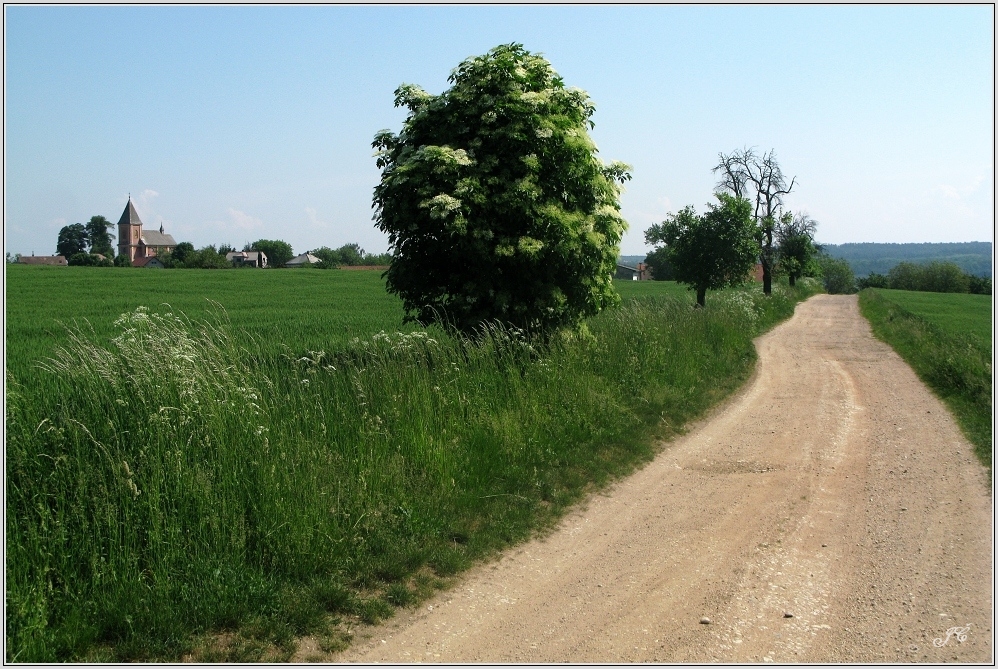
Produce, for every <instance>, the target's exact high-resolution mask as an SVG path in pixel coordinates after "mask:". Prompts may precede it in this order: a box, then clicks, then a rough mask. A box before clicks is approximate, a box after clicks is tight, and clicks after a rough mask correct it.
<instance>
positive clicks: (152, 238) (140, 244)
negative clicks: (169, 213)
mask: <svg viewBox="0 0 998 669" xmlns="http://www.w3.org/2000/svg"><path fill="white" fill-rule="evenodd" d="M175 248H177V242H176V240H174V239H173V235H168V234H166V233H164V232H163V226H162V225H160V226H159V232H156V231H155V230H143V229H142V219H140V218H139V212H137V211H135V205H134V204H132V196H131V195H129V196H128V204H126V205H125V211H124V212H122V214H121V218H120V219H118V255H123V256H126V257H127V258H128V261H129V262H131V263H132V264H134V263H135V261H136V260H137V259H140V258H150V257H152V256H156V255H161V254H163V253H172V252H173V249H175Z"/></svg>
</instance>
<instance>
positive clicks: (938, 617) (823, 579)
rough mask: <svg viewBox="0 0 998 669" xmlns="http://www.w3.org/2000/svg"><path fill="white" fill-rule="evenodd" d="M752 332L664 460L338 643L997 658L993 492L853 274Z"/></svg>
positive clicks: (440, 655) (388, 647) (773, 657)
mask: <svg viewBox="0 0 998 669" xmlns="http://www.w3.org/2000/svg"><path fill="white" fill-rule="evenodd" d="M756 345H757V348H758V351H759V364H758V368H757V371H756V374H755V376H754V377H753V379H752V380H751V381H750V382H749V383H748V384H747V387H746V388H745V389H744V390H743V391H741V393H740V394H739V395H738V396H736V397H735V398H733V399H732V400H730V401H729V402H728V403H726V404H725V406H723V407H721V408H720V409H719V410H718V411H716V412H715V413H714V414H713V415H712V416H711V417H709V418H708V419H706V420H705V421H704V422H703V423H701V424H699V425H697V426H693V429H691V430H690V432H689V433H688V434H687V435H685V436H684V437H682V438H680V439H677V440H676V441H675V442H673V443H671V444H669V445H667V446H666V447H665V448H664V449H663V451H662V452H661V453H660V454H659V456H658V457H657V458H656V459H655V460H654V461H653V462H652V463H651V464H649V465H648V466H646V467H645V468H644V469H642V470H641V471H639V472H637V473H636V474H634V475H632V476H631V477H629V478H627V479H626V480H623V481H620V482H619V483H618V484H616V485H615V486H613V487H612V488H611V489H609V490H607V491H605V493H604V494H602V495H596V496H594V497H593V498H592V499H591V500H590V501H589V502H588V504H587V505H586V506H584V507H580V508H579V509H578V510H577V511H575V512H573V513H572V514H570V515H569V516H568V517H566V518H565V520H564V521H563V522H562V523H561V524H560V526H559V528H558V529H557V530H556V531H555V532H553V533H551V534H550V535H549V536H547V537H545V538H542V539H536V540H533V541H531V542H529V543H526V544H524V545H522V546H520V547H518V548H514V549H512V550H510V551H509V552H508V553H507V554H506V555H504V556H503V557H502V558H501V559H500V560H498V561H496V562H494V563H491V564H486V565H482V566H479V567H476V568H475V569H473V570H471V571H470V572H469V573H468V574H466V575H465V576H464V577H463V578H462V579H461V580H460V581H459V582H458V583H457V584H456V585H455V586H454V587H453V588H452V589H450V590H449V591H447V592H444V593H442V594H440V595H439V596H438V597H436V598H435V599H434V600H432V601H429V602H425V603H424V604H423V605H422V606H420V607H419V610H418V611H411V610H410V611H403V612H400V614H399V615H398V616H396V619H394V620H393V621H390V622H388V623H386V624H385V625H382V626H381V627H378V628H372V630H369V633H368V636H367V638H365V634H364V633H360V634H358V635H357V636H358V638H357V640H356V641H355V642H354V644H353V646H352V647H351V648H349V649H348V650H346V651H345V652H343V653H341V654H339V655H334V656H331V657H330V659H331V660H333V661H337V662H427V661H429V662H656V661H657V662H709V661H721V662H767V661H772V662H906V661H918V662H944V661H946V662H952V661H957V662H985V663H990V662H993V660H994V650H993V648H992V647H991V642H992V637H993V631H992V627H991V625H992V616H993V605H994V602H993V599H992V592H993V572H992V564H993V555H992V541H991V537H992V518H993V512H992V500H991V498H990V496H989V493H988V483H987V480H986V472H985V470H984V469H983V467H982V466H981V465H980V464H979V463H978V462H977V460H976V459H975V458H974V455H973V448H972V447H971V445H970V444H969V443H968V442H967V441H966V440H965V439H964V438H963V436H962V435H961V433H960V431H959V429H958V428H957V426H956V425H955V423H954V421H953V419H952V418H951V416H950V414H949V413H948V412H947V411H946V409H945V408H944V407H943V405H942V404H941V403H940V402H939V400H937V399H936V398H935V397H934V396H933V395H932V394H931V393H930V392H929V391H928V390H927V389H926V388H925V386H924V385H923V384H922V383H921V382H920V381H919V380H918V378H917V377H916V376H915V374H914V373H913V372H912V371H911V369H910V368H909V367H908V366H907V365H906V364H905V363H904V362H903V361H902V360H901V359H900V358H899V357H898V356H897V355H896V354H895V353H894V352H893V350H891V349H890V347H888V346H887V345H886V344H883V343H881V342H879V341H877V340H876V339H875V338H874V337H873V336H872V334H871V332H870V328H869V326H868V324H867V323H866V321H865V320H864V319H863V318H862V316H861V315H860V313H859V310H858V305H857V302H856V297H855V296H832V295H819V296H816V297H814V298H811V299H810V300H808V301H807V302H805V303H803V304H800V305H798V307H797V313H796V314H795V315H794V317H793V318H792V319H790V320H789V321H787V322H786V323H783V324H782V325H780V326H779V327H777V328H775V329H774V330H772V331H771V332H769V333H768V334H766V335H764V336H762V337H760V338H759V339H758V340H757V342H756ZM961 639H962V641H961Z"/></svg>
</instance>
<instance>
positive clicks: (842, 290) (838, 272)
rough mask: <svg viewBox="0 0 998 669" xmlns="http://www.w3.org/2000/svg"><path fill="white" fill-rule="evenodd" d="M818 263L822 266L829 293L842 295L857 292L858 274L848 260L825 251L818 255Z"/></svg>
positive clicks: (823, 278) (826, 288) (822, 273)
mask: <svg viewBox="0 0 998 669" xmlns="http://www.w3.org/2000/svg"><path fill="white" fill-rule="evenodd" d="M818 264H819V265H820V266H821V277H822V280H823V281H824V284H825V290H827V291H828V292H829V294H831V295H842V294H848V293H855V292H856V276H855V275H854V274H853V272H852V268H851V267H850V266H849V263H848V262H846V261H845V260H842V259H841V258H832V257H831V256H829V255H827V254H824V253H823V254H821V255H819V256H818Z"/></svg>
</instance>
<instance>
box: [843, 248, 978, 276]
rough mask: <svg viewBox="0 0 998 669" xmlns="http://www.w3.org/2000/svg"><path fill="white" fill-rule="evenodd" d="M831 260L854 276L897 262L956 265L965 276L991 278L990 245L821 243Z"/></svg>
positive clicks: (882, 271)
mask: <svg viewBox="0 0 998 669" xmlns="http://www.w3.org/2000/svg"><path fill="white" fill-rule="evenodd" d="M823 248H824V249H825V251H826V252H827V253H828V255H830V256H832V257H833V258H842V259H843V260H845V261H847V262H848V263H849V266H850V267H852V271H853V272H854V273H855V274H856V276H866V275H867V274H870V273H871V272H876V273H878V274H887V272H889V271H890V269H891V268H892V267H894V265H897V264H898V263H899V262H902V261H906V262H914V263H922V262H930V261H933V260H939V261H948V262H953V263H956V264H957V265H959V266H960V268H961V269H962V270H963V271H965V272H967V273H968V274H975V275H977V276H986V277H990V276H991V242H961V243H953V244H874V243H866V244H824V245H823Z"/></svg>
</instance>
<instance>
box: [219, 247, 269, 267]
mask: <svg viewBox="0 0 998 669" xmlns="http://www.w3.org/2000/svg"><path fill="white" fill-rule="evenodd" d="M225 259H226V260H228V261H229V262H230V263H232V264H233V265H248V266H250V267H259V268H260V269H263V268H264V267H266V266H267V254H266V253H264V252H263V251H229V252H228V253H226V254H225Z"/></svg>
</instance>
